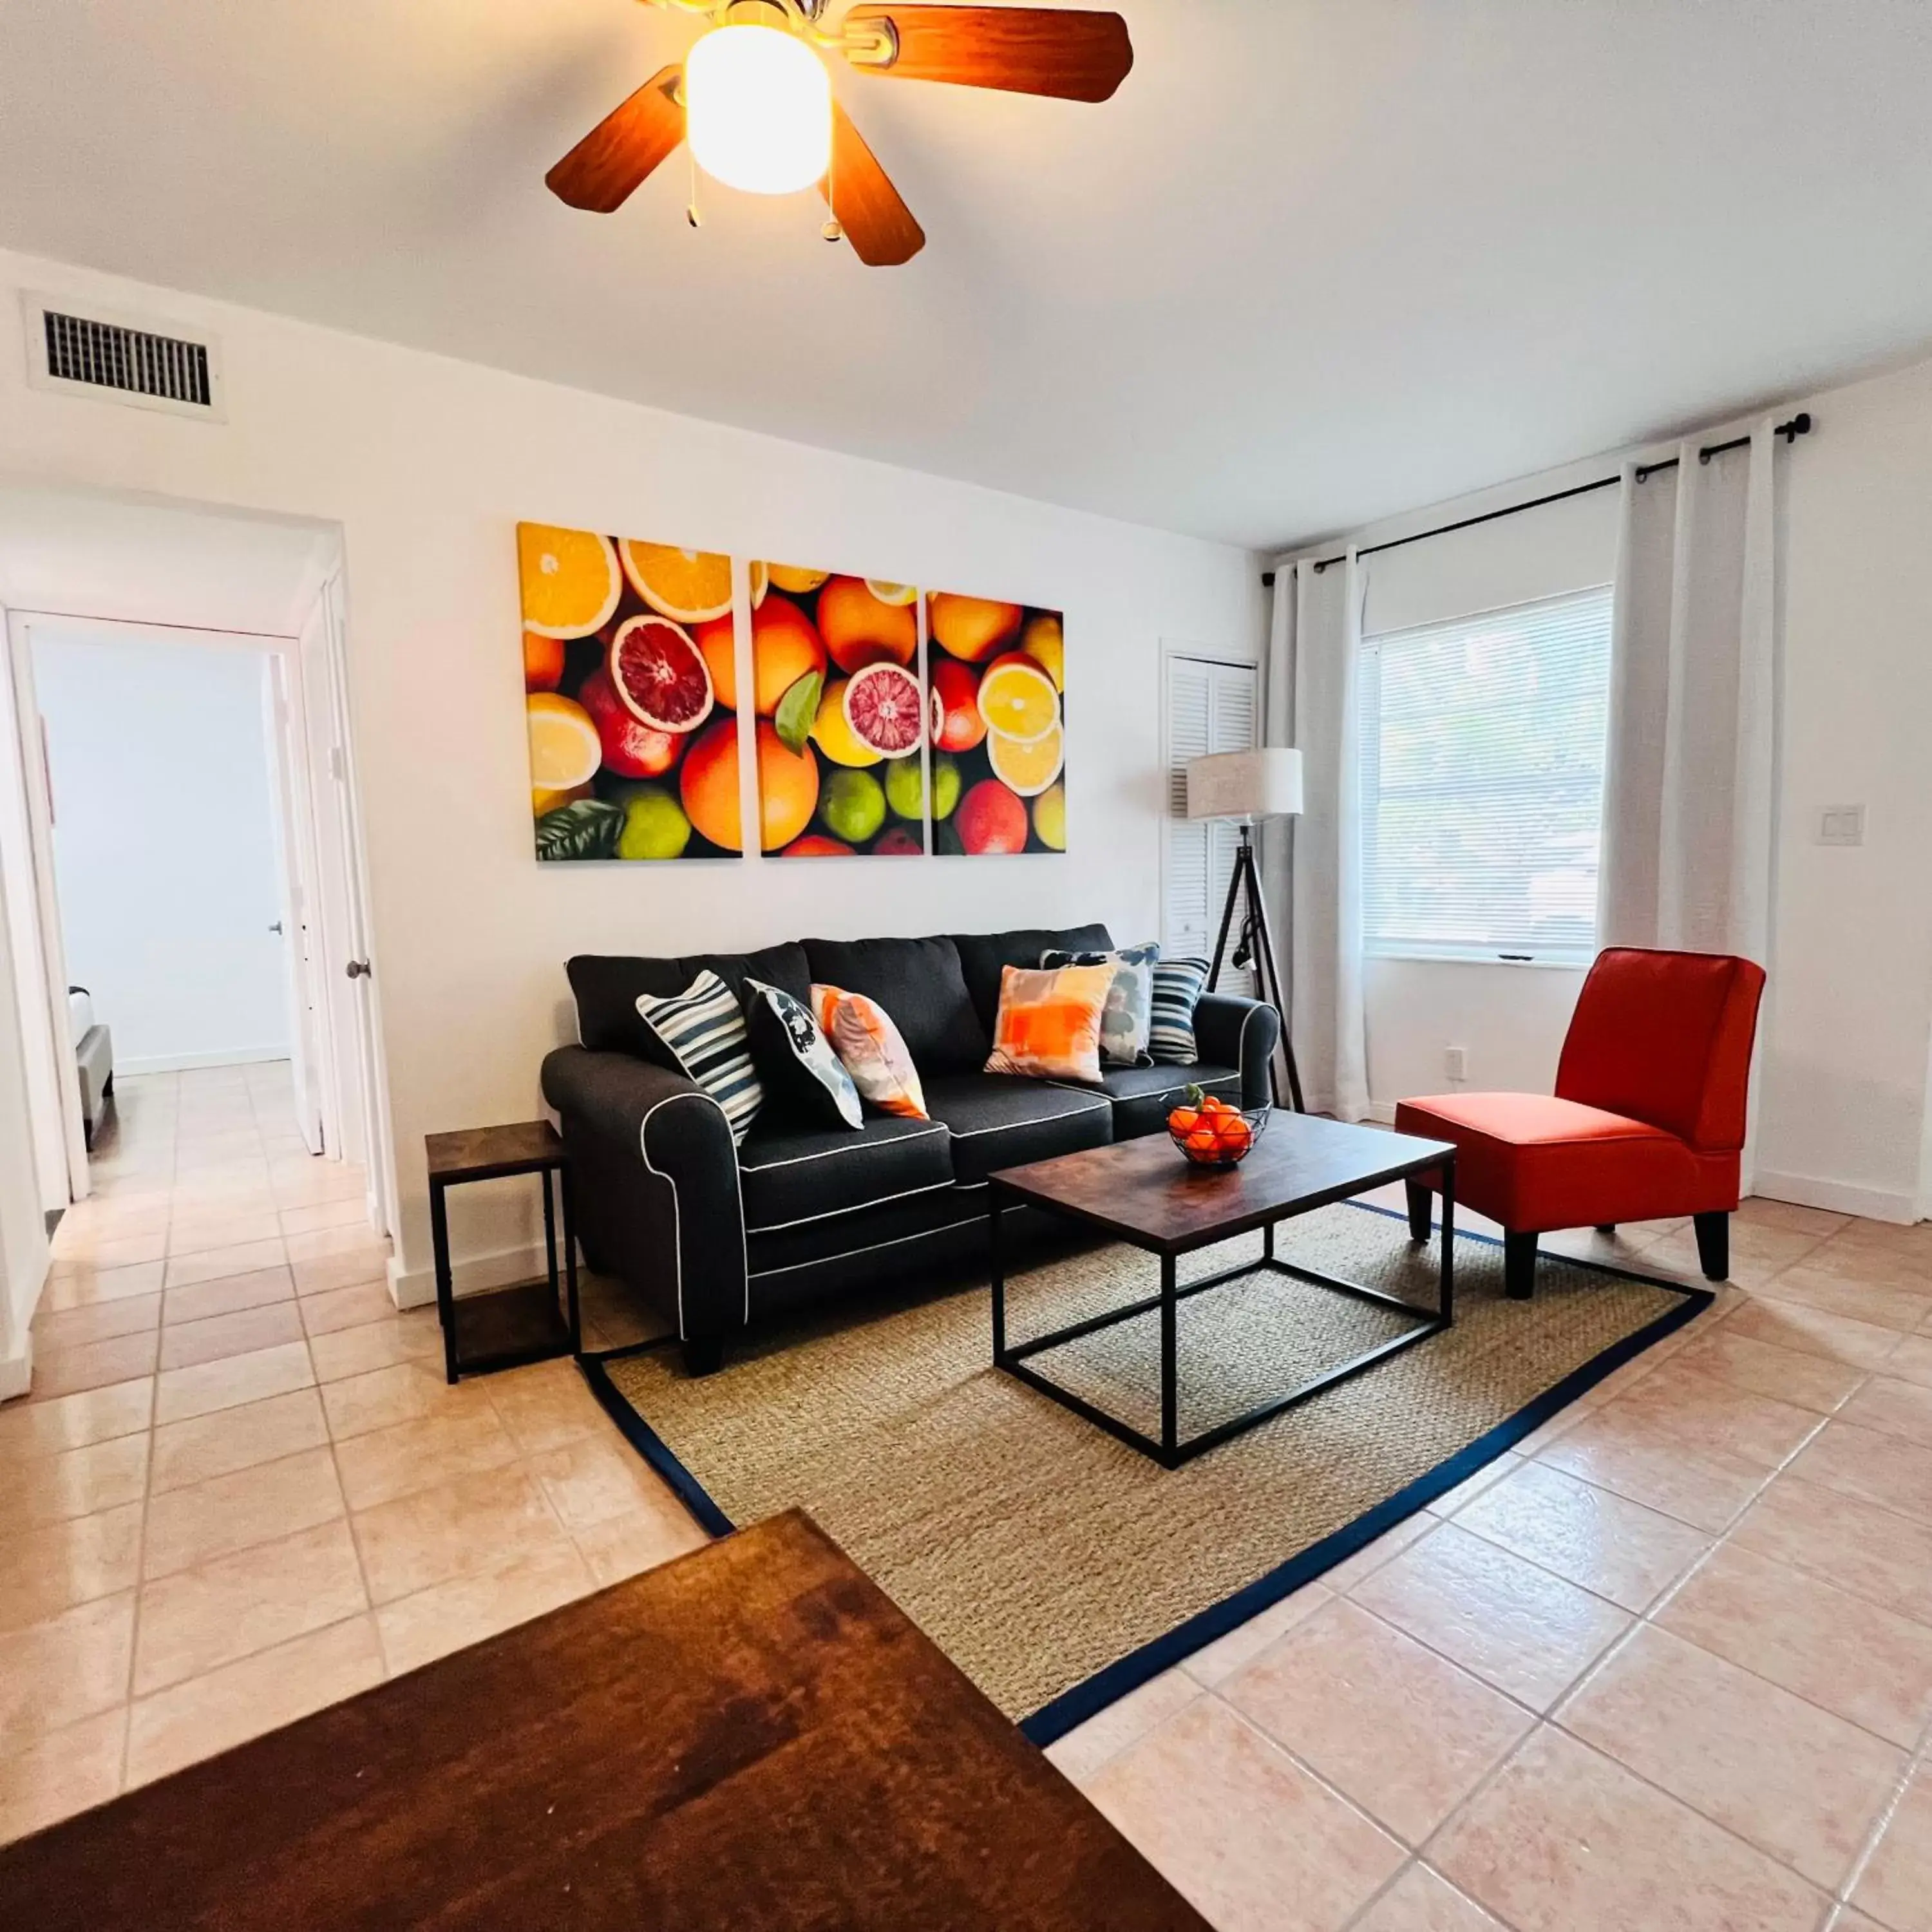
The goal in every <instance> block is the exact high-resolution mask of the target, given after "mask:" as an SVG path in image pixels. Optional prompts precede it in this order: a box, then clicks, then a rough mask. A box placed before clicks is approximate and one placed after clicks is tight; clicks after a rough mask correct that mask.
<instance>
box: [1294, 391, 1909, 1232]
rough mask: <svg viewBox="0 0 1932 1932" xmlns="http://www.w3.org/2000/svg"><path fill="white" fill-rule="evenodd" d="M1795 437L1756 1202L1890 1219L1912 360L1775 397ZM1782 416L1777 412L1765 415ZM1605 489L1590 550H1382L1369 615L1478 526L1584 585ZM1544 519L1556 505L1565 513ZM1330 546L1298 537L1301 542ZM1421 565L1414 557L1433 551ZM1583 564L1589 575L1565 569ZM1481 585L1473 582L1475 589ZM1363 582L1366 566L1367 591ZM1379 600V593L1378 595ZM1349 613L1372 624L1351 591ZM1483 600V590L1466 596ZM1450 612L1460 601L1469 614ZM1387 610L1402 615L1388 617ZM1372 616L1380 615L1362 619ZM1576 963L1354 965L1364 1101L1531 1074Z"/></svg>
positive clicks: (1587, 469) (1456, 573) (1526, 483)
mask: <svg viewBox="0 0 1932 1932" xmlns="http://www.w3.org/2000/svg"><path fill="white" fill-rule="evenodd" d="M1800 407H1802V408H1806V409H1808V410H1810V411H1811V414H1812V416H1813V419H1814V422H1815V424H1816V428H1814V431H1813V433H1812V434H1811V435H1810V436H1809V437H1806V438H1805V439H1803V440H1801V441H1800V442H1799V443H1797V444H1796V446H1794V447H1793V448H1792V449H1790V450H1788V451H1785V450H1781V452H1780V454H1779V457H1778V463H1779V466H1780V470H1781V478H1782V484H1781V519H1782V532H1781V533H1782V538H1783V562H1784V584H1783V597H1782V613H1783V619H1784V622H1783V645H1784V658H1783V667H1782V678H1783V701H1782V703H1781V707H1780V723H1779V730H1780V738H1781V789H1780V794H1779V802H1778V811H1779V828H1778V880H1777V893H1778V904H1777V919H1776V936H1775V943H1774V946H1773V950H1772V959H1771V960H1770V962H1769V966H1770V981H1769V988H1768V990H1767V993H1766V1009H1765V1013H1764V1016H1763V1023H1762V1028H1761V1037H1762V1038H1763V1055H1762V1057H1761V1060H1760V1117H1759V1126H1758V1146H1757V1159H1758V1171H1757V1186H1758V1188H1759V1190H1760V1192H1762V1193H1768V1194H1771V1195H1773V1196H1778V1197H1779V1198H1781V1199H1788V1200H1794V1201H1802V1202H1809V1203H1812V1204H1814V1205H1819V1206H1823V1207H1830V1208H1840V1209H1843V1210H1845V1211H1851V1212H1861V1213H1866V1214H1875V1215H1879V1216H1882V1217H1887V1218H1891V1219H1894V1220H1904V1219H1911V1218H1914V1217H1917V1216H1918V1215H1919V1214H1921V1213H1922V1212H1924V1211H1926V1209H1927V1207H1928V1205H1932V1199H1928V1196H1927V1193H1926V1192H1925V1187H1926V1181H1925V1180H1923V1179H1921V1175H1924V1176H1925V1177H1927V1178H1932V1106H1928V1052H1932V866H1928V863H1927V859H1926V856H1925V855H1926V853H1927V850H1932V759H1928V757H1927V754H1926V751H1925V744H1926V737H1927V727H1928V722H1932V546H1928V544H1927V542H1926V540H1925V523H1926V517H1927V505H1932V363H1928V364H1921V365H1917V366H1915V367H1913V368H1909V369H1906V370H1904V371H1897V372H1894V373H1893V374H1888V375H1885V376H1882V377H1874V378H1873V379H1872V380H1869V381H1867V382H1863V383H1856V384H1852V385H1849V386H1846V387H1844V388H1842V389H1835V390H1830V391H1826V392H1821V393H1820V394H1818V395H1814V396H1812V397H1811V398H1794V399H1793V402H1792V404H1790V408H1793V409H1795V408H1800ZM1779 413H1780V414H1781V415H1784V414H1786V413H1789V411H1788V410H1781V411H1780V412H1779ZM1618 460H1619V458H1618V457H1617V456H1616V455H1612V456H1609V457H1597V458H1590V459H1589V460H1584V461H1580V462H1579V463H1576V464H1574V465H1573V466H1570V467H1569V468H1568V469H1565V470H1564V471H1562V472H1553V473H1551V474H1550V475H1544V476H1540V477H1536V478H1526V479H1524V480H1523V481H1521V482H1520V483H1517V484H1512V485H1509V486H1505V487H1501V488H1499V489H1496V490H1490V491H1487V492H1484V493H1483V494H1482V495H1481V496H1475V497H1470V498H1465V499H1458V500H1457V501H1456V502H1451V503H1448V504H1439V505H1430V506H1429V507H1428V508H1424V509H1418V510H1417V511H1415V512H1413V513H1412V514H1410V515H1409V516H1407V517H1403V518H1401V519H1399V520H1393V521H1391V523H1388V524H1384V525H1379V526H1376V528H1375V529H1373V530H1371V531H1368V532H1361V533H1359V535H1360V538H1361V541H1365V542H1370V541H1377V540H1379V539H1380V538H1383V537H1385V536H1388V535H1398V534H1403V533H1405V532H1407V531H1409V530H1415V529H1427V528H1428V527H1430V526H1431V525H1432V524H1434V523H1439V522H1443V521H1452V520H1455V519H1456V518H1457V517H1461V516H1466V515H1471V514H1477V513H1478V512H1480V511H1484V510H1487V509H1490V508H1496V507H1498V506H1499V505H1501V504H1502V503H1504V502H1508V501H1510V500H1511V499H1517V500H1520V499H1523V498H1525V497H1528V496H1536V495H1540V494H1541V493H1544V491H1546V490H1553V489H1561V488H1564V487H1568V485H1569V484H1572V483H1575V482H1580V481H1586V480H1588V479H1589V478H1590V477H1592V476H1595V475H1605V474H1607V473H1609V472H1610V471H1612V470H1614V469H1615V468H1616V464H1617V462H1618ZM1615 499H1616V491H1615V490H1604V491H1603V492H1601V493H1599V494H1598V495H1597V496H1593V497H1585V498H1579V499H1575V500H1576V501H1577V502H1581V503H1586V504H1588V503H1596V504H1601V505H1604V511H1605V513H1606V523H1605V525H1604V527H1602V528H1601V529H1599V530H1598V532H1597V533H1596V536H1595V539H1594V541H1595V543H1596V544H1598V546H1599V548H1598V550H1596V551H1595V552H1592V551H1590V550H1589V549H1588V548H1587V547H1586V549H1585V550H1583V551H1579V550H1578V549H1577V547H1576V544H1577V539H1579V538H1586V537H1587V535H1588V533H1587V532H1585V531H1583V529H1582V528H1581V526H1572V527H1571V529H1569V530H1568V532H1567V534H1565V535H1562V536H1561V537H1559V536H1556V535H1553V534H1552V531H1551V528H1550V523H1549V519H1550V517H1552V516H1553V514H1556V513H1555V512H1553V511H1528V512H1526V513H1525V514H1523V515H1521V516H1519V517H1508V518H1505V519H1503V520H1499V521H1498V522H1496V523H1492V524H1488V525H1486V526H1484V527H1483V529H1481V530H1478V531H1472V532H1466V533H1463V534H1460V535H1455V536H1451V537H1445V538H1440V539H1434V540H1431V541H1427V542H1423V543H1418V544H1414V545H1412V546H1410V547H1408V548H1406V549H1404V550H1398V551H1394V552H1391V553H1389V555H1388V557H1387V558H1386V559H1384V558H1376V559H1370V569H1371V571H1374V570H1375V569H1376V567H1377V566H1378V565H1385V564H1393V563H1394V562H1395V561H1396V560H1397V559H1404V560H1406V561H1405V563H1404V571H1403V580H1402V581H1401V583H1400V586H1394V587H1391V586H1390V585H1389V583H1388V578H1387V576H1386V574H1385V588H1388V589H1390V595H1389V597H1388V599H1387V601H1385V604H1384V605H1383V609H1384V610H1385V611H1394V610H1398V609H1400V610H1402V611H1403V613H1409V612H1412V611H1414V610H1416V609H1418V607H1421V605H1423V604H1427V602H1428V601H1429V600H1430V598H1432V597H1434V596H1436V595H1438V594H1439V593H1440V594H1441V595H1446V596H1449V597H1451V598H1454V597H1455V596H1457V595H1469V594H1472V592H1471V590H1470V585H1471V583H1472V571H1473V566H1466V565H1465V563H1463V562H1458V561H1454V560H1451V553H1452V552H1453V551H1454V550H1456V549H1457V548H1458V547H1461V548H1463V549H1464V550H1467V549H1468V548H1469V547H1470V546H1471V545H1472V544H1473V543H1474V542H1475V540H1477V539H1481V544H1482V546H1483V547H1484V549H1485V550H1486V551H1487V553H1488V554H1487V557H1486V559H1484V560H1483V565H1482V570H1483V572H1484V573H1487V572H1489V571H1501V572H1502V573H1504V574H1509V573H1511V572H1514V573H1516V574H1517V578H1518V580H1520V581H1521V582H1524V583H1528V582H1531V581H1533V580H1538V579H1539V578H1541V580H1544V581H1543V584H1542V588H1540V589H1529V590H1525V591H1518V592H1515V593H1514V595H1541V594H1544V592H1545V591H1546V590H1547V589H1552V588H1559V587H1562V586H1559V585H1556V584H1554V583H1550V582H1549V581H1547V580H1548V579H1549V578H1550V575H1551V574H1552V572H1553V571H1556V572H1557V574H1569V575H1570V576H1571V580H1572V583H1571V587H1574V586H1575V585H1577V584H1580V583H1584V582H1588V581H1598V582H1601V581H1602V580H1604V577H1605V576H1606V575H1607V574H1608V571H1609V568H1610V557H1611V551H1612V550H1613V547H1614V529H1613V522H1614V515H1615ZM1564 507H1565V509H1566V510H1567V509H1568V508H1569V507H1570V506H1568V505H1566V506H1564ZM1330 550H1331V546H1328V545H1323V546H1320V547H1315V548H1312V549H1311V550H1310V552H1309V553H1310V554H1315V555H1322V554H1328V553H1329V552H1330ZM1438 553H1440V554H1441V556H1442V559H1443V561H1442V562H1440V563H1439V562H1437V557H1438ZM1592 555H1595V556H1599V557H1601V562H1600V563H1593V564H1592V568H1590V570H1589V573H1588V574H1586V575H1577V574H1576V571H1577V568H1578V566H1579V564H1580V562H1582V561H1583V560H1585V559H1586V558H1587V557H1589V556H1592ZM1373 581H1374V579H1373V577H1372V579H1371V582H1372V584H1373ZM1482 581H1483V582H1484V583H1487V582H1488V581H1489V578H1488V577H1487V574H1484V575H1483V577H1482ZM1397 588H1399V589H1400V596H1397V595H1396V589H1397ZM1370 594H1371V599H1372V602H1371V607H1370V620H1371V622H1372V623H1374V622H1376V608H1375V605H1374V603H1373V598H1374V597H1375V595H1376V593H1375V592H1374V590H1373V589H1372V590H1371V593H1370ZM1482 595H1483V601H1485V602H1487V601H1507V600H1502V599H1493V598H1490V596H1489V595H1488V594H1487V591H1484V592H1483V593H1482ZM1468 607H1470V608H1476V607H1481V605H1480V604H1470V605H1469V606H1468ZM1445 614H1446V613H1445ZM1382 621H1388V619H1387V618H1386V617H1385V618H1384V619H1382ZM1406 621H1410V622H1415V621H1420V619H1418V618H1417V617H1415V616H1409V615H1406ZM1857 804H1862V805H1864V806H1865V807H1866V811H1867V832H1866V839H1865V843H1864V846H1863V847H1861V848H1858V849H1846V848H1843V847H1829V846H1823V845H1820V844H1818V843H1817V837H1816V832H1817V820H1818V814H1819V813H1820V811H1821V810H1822V809H1823V808H1825V807H1826V806H1827V805H1857ZM1578 983H1579V980H1578V979H1577V976H1574V975H1571V974H1565V973H1562V972H1559V971H1554V970H1540V969H1529V968H1501V967H1489V966H1481V965H1463V964H1454V963H1437V964H1428V965H1424V964H1421V963H1418V962H1395V961H1378V962H1372V964H1371V965H1370V972H1369V977H1368V986H1367V998H1368V1007H1369V1030H1370V1092H1371V1094H1372V1095H1373V1097H1374V1099H1375V1100H1376V1102H1377V1103H1379V1104H1380V1105H1382V1106H1387V1105H1388V1104H1389V1103H1392V1102H1393V1101H1394V1100H1397V1099H1398V1098H1400V1097H1401V1096H1402V1095H1403V1094H1407V1093H1427V1092H1439V1091H1442V1090H1443V1089H1444V1088H1446V1087H1447V1086H1448V1084H1449V1083H1448V1082H1447V1081H1446V1080H1445V1078H1444V1075H1443V1061H1442V1049H1443V1048H1444V1046H1449V1045H1460V1046H1466V1048H1467V1049H1468V1052H1469V1077H1468V1082H1467V1084H1468V1085H1471V1086H1476V1087H1488V1086H1516V1085H1520V1086H1526V1087H1537V1086H1545V1085H1547V1082H1548V1080H1549V1079H1550V1076H1552V1075H1553V1073H1554V1072H1555V1069H1556V1054H1557V1052H1558V1049H1559V1047H1560V1046H1561V1043H1562V1033H1563V1030H1564V1028H1565V1026H1566V1025H1567V1024H1568V1018H1569V1013H1570V1010H1571V1007H1572V1006H1573V1005H1574V998H1575V988H1576V986H1577V984H1578Z"/></svg>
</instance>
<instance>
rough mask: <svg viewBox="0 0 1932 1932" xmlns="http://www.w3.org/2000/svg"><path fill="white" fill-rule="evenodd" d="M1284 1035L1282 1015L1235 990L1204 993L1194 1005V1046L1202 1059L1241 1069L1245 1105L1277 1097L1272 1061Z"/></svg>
mask: <svg viewBox="0 0 1932 1932" xmlns="http://www.w3.org/2000/svg"><path fill="white" fill-rule="evenodd" d="M1280 1038H1281V1016H1280V1014H1279V1013H1277V1012H1276V1011H1275V1010H1274V1007H1271V1006H1266V1005H1264V1004H1262V1001H1259V1000H1244V999H1243V998H1241V997H1240V995H1238V994H1235V993H1203V994H1202V995H1201V997H1200V998H1199V1000H1197V1001H1196V1002H1195V1004H1194V1046H1195V1051H1196V1052H1198V1053H1199V1055H1200V1056H1201V1058H1202V1059H1203V1060H1205V1061H1209V1062H1210V1063H1211V1064H1214V1065H1216V1066H1220V1067H1239V1068H1240V1069H1241V1105H1242V1106H1244V1107H1262V1106H1267V1104H1268V1102H1269V1101H1270V1100H1271V1099H1273V1097H1274V1088H1273V1087H1272V1086H1271V1085H1270V1083H1269V1079H1268V1062H1269V1061H1271V1059H1272V1058H1274V1049H1275V1045H1276V1043H1277V1041H1278V1040H1280Z"/></svg>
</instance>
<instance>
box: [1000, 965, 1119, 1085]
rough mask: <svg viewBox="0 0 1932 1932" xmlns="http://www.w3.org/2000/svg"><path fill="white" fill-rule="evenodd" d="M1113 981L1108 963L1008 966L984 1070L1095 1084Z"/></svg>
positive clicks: (1003, 974) (1003, 979) (1003, 975)
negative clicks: (1033, 967) (1102, 1023)
mask: <svg viewBox="0 0 1932 1932" xmlns="http://www.w3.org/2000/svg"><path fill="white" fill-rule="evenodd" d="M1113 984H1114V968H1113V966H1112V964H1111V963H1109V965H1105V966H1056V967H1054V968H1051V969H1049V970H1046V971H1034V970H1031V969H1029V968H1027V967H1025V966H1009V967H1007V968H1006V970H1005V971H1004V972H1003V973H1002V974H1001V976H1000V1013H999V1018H998V1020H997V1021H995V1023H994V1027H993V1052H992V1058H990V1059H989V1060H988V1061H987V1062H986V1071H987V1072H988V1073H1022V1074H1026V1075H1028V1076H1031V1078H1033V1079H1036V1080H1085V1081H1089V1082H1094V1083H1095V1084H1098V1082H1099V1081H1100V1020H1101V1016H1103V1014H1104V1013H1106V1009H1107V995H1108V994H1109V992H1111V991H1112V988H1113Z"/></svg>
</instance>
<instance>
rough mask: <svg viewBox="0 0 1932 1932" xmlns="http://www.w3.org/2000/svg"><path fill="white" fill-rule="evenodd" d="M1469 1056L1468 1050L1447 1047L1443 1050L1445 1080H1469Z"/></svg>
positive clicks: (1458, 1047)
mask: <svg viewBox="0 0 1932 1932" xmlns="http://www.w3.org/2000/svg"><path fill="white" fill-rule="evenodd" d="M1442 1071H1443V1074H1444V1076H1445V1078H1447V1079H1451V1080H1461V1079H1466V1078H1467V1076H1468V1074H1469V1052H1468V1049H1466V1048H1464V1047H1460V1046H1445V1048H1444V1049H1442Z"/></svg>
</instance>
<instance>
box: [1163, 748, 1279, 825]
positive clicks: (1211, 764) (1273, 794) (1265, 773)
mask: <svg viewBox="0 0 1932 1932" xmlns="http://www.w3.org/2000/svg"><path fill="white" fill-rule="evenodd" d="M1300 810H1301V753H1300V752H1299V751H1293V750H1291V749H1290V748H1288V747H1287V746H1286V745H1268V746H1267V747H1265V748H1264V749H1262V750H1261V751H1217V752H1214V754H1212V755H1211V756H1210V757H1205V758H1190V759H1189V760H1188V761H1187V815H1188V817H1190V818H1250V819H1252V818H1279V817H1283V816H1284V815H1286V814H1289V813H1291V812H1298V811H1300Z"/></svg>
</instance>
